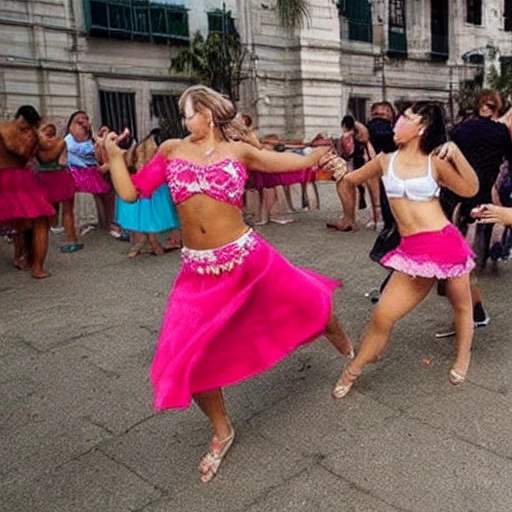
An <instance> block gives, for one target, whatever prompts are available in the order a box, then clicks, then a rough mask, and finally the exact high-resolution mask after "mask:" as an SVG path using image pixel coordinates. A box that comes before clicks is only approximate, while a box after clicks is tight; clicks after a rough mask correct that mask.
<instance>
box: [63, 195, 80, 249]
mask: <svg viewBox="0 0 512 512" xmlns="http://www.w3.org/2000/svg"><path fill="white" fill-rule="evenodd" d="M74 208H75V198H74V197H73V198H72V199H68V200H67V201H63V202H62V224H63V225H64V230H65V231H66V238H67V239H68V240H69V241H70V242H74V243H76V242H78V235H77V234H76V227H75V213H74Z"/></svg>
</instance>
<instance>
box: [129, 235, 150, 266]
mask: <svg viewBox="0 0 512 512" xmlns="http://www.w3.org/2000/svg"><path fill="white" fill-rule="evenodd" d="M131 238H132V242H133V244H132V246H131V247H130V250H129V251H128V255H127V256H128V258H130V259H133V258H136V257H137V256H138V255H139V254H140V253H141V251H142V249H143V248H144V246H145V245H146V242H147V240H148V237H147V235H146V234H145V233H139V232H137V231H133V232H132V237H131Z"/></svg>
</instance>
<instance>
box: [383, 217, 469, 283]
mask: <svg viewBox="0 0 512 512" xmlns="http://www.w3.org/2000/svg"><path fill="white" fill-rule="evenodd" d="M380 263H381V264H382V265H383V266H385V267H388V268H391V269H393V270H397V271H398V272H402V273H404V274H407V275H410V276H419V277H435V278H437V279H449V278H451V277H459V276H461V275H464V274H467V273H468V272H470V271H471V270H472V269H473V268H474V266H475V262H474V255H473V252H472V251H471V248H470V247H469V245H468V244H467V242H466V241H465V240H464V237H463V236H462V235H461V234H460V232H459V230H458V229H457V228H456V227H455V226H453V224H448V225H447V226H445V227H444V228H443V229H441V230H439V231H426V232H423V233H416V234H414V235H410V236H403V237H402V238H401V240H400V244H399V245H398V247H397V248H396V249H394V250H392V251H390V252H388V253H387V254H386V255H385V256H384V257H383V258H382V259H381V260H380Z"/></svg>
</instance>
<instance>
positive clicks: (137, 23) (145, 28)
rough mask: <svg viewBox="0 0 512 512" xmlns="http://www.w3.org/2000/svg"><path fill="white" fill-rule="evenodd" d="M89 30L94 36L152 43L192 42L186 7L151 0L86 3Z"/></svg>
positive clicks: (94, 1) (85, 1)
mask: <svg viewBox="0 0 512 512" xmlns="http://www.w3.org/2000/svg"><path fill="white" fill-rule="evenodd" d="M84 10H85V18H86V27H87V29H88V31H89V32H90V34H91V35H96V36H101V37H112V38H116V39H131V40H137V41H151V42H153V43H180V42H188V40H189V30H188V13H187V10H186V9H185V7H183V6H180V5H172V4H167V3H165V4H164V3H161V2H153V1H151V0H84Z"/></svg>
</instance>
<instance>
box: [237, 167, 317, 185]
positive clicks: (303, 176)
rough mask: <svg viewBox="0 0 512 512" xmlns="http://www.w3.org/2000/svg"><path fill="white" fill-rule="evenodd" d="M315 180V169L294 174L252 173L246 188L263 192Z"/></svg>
mask: <svg viewBox="0 0 512 512" xmlns="http://www.w3.org/2000/svg"><path fill="white" fill-rule="evenodd" d="M313 180H314V169H312V168H309V169H302V170H301V171H293V172H259V171H251V172H250V173H249V178H248V180H247V184H246V188H255V189H256V190H261V189H264V188H274V187H277V186H279V185H294V184H295V183H308V182H310V181H313Z"/></svg>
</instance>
